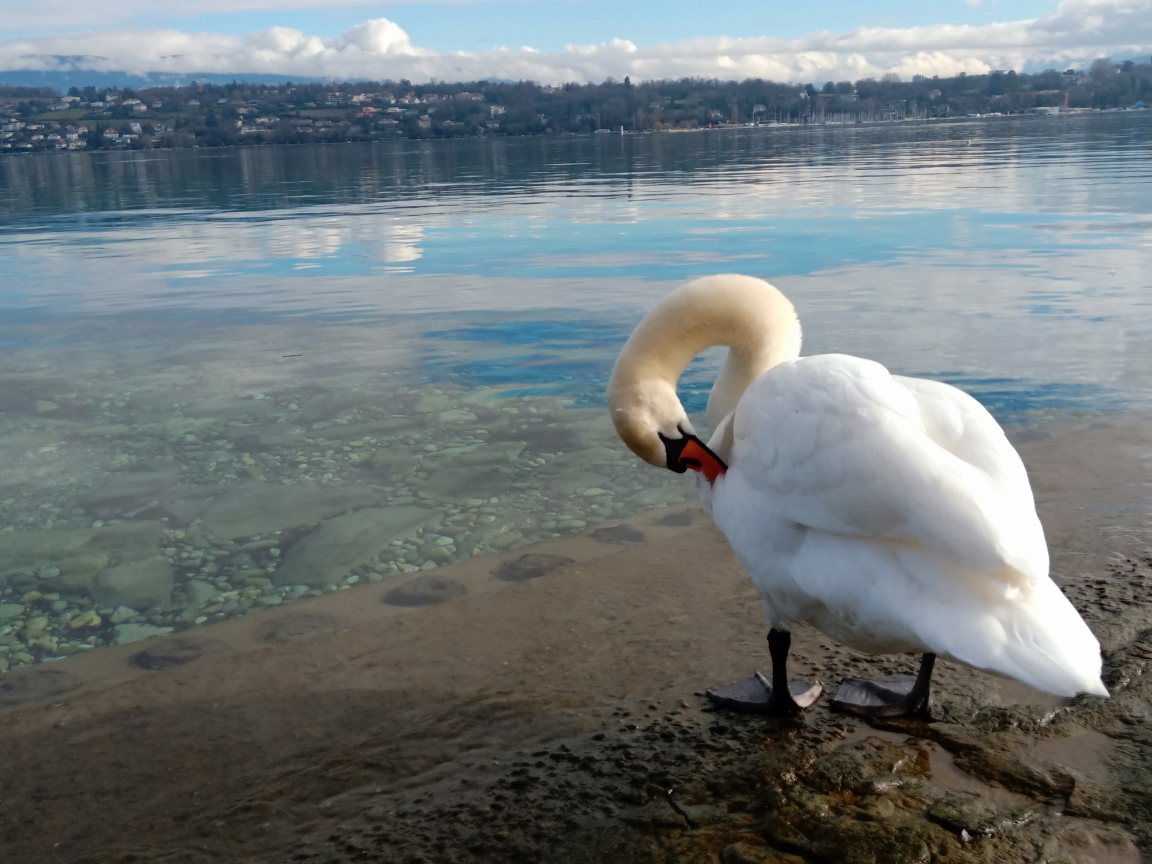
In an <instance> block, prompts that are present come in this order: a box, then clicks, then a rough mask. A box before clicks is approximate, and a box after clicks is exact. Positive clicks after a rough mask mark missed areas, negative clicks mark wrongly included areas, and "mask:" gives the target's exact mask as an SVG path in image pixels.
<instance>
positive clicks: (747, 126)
mask: <svg viewBox="0 0 1152 864" xmlns="http://www.w3.org/2000/svg"><path fill="white" fill-rule="evenodd" d="M1148 110H1149V109H1148V108H1077V109H1070V110H1068V111H1061V112H1059V113H1052V114H1048V113H1043V114H1040V113H1032V112H1024V111H1021V112H1017V113H1015V114H1012V113H1007V114H995V113H992V114H966V115H958V116H956V117H905V118H902V119H900V120H853V121H850V122H837V121H832V120H826V121H821V122H815V121H814V122H810V123H739V124H728V123H726V124H724V125H722V126H715V127H712V126H700V127H697V128H694V129H642V130H635V129H634V130H628V131H625V132H617V131H612V130H606V129H601V130H596V131H594V132H555V133H552V134H545V133H542V132H541V133H526V134H523V135H500V134H488V135H468V136H465V135H445V136H431V137H412V136H407V135H402V134H400V133H395V134H392V133H390V134H388V135H380V136H373V137H371V138H354V139H346V140H341V141H285V142H267V141H250V142H243V141H241V142H239V143H232V142H229V143H226V144H213V145H207V146H201V145H200V144H192V145H189V146H185V147H171V146H169V147H112V148H105V147H98V148H95V149H84V150H80V149H76V150H69V149H58V150H49V149H47V148H44V149H20V150H17V149H12V150H8V151H0V155H3V154H4V152H7V154H8V155H12V156H15V155H29V154H43V153H53V152H55V153H61V154H65V155H71V154H75V153H88V154H91V153H152V152H156V151H162V152H167V151H175V150H212V151H215V150H228V149H247V148H264V147H309V146H313V145H316V144H373V145H374V144H392V143H398V142H407V141H417V142H422V143H429V142H439V141H501V140H520V139H524V138H542V139H549V138H555V139H571V138H590V139H592V140H599V139H600V138H602V137H605V136H607V137H609V138H613V137H615V138H630V137H637V136H647V135H665V134H685V133H696V132H735V131H748V130H758V129H766V130H774V131H778V130H782V129H785V130H793V129H817V128H821V129H822V128H829V127H831V128H836V129H842V128H858V127H865V128H869V129H873V128H881V127H882V128H887V127H889V126H891V127H893V128H899V127H904V126H907V125H910V124H911V125H922V124H929V123H932V124H948V123H961V122H971V121H973V120H983V121H993V122H995V121H1000V120H1009V119H1016V120H1019V119H1021V118H1024V117H1033V118H1061V119H1067V118H1068V117H1095V116H1098V115H1102V114H1132V113H1137V114H1142V113H1143V112H1146V111H1148ZM86 122H91V123H95V122H98V121H96V120H90V121H86Z"/></svg>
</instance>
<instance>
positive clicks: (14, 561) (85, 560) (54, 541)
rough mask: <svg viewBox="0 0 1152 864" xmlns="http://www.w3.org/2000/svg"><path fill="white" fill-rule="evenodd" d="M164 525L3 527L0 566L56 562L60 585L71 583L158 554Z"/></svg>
mask: <svg viewBox="0 0 1152 864" xmlns="http://www.w3.org/2000/svg"><path fill="white" fill-rule="evenodd" d="M163 536H164V526H163V525H162V524H160V523H159V522H132V523H127V524H123V525H110V526H108V527H106V528H90V529H61V530H56V529H50V530H46V531H6V532H3V533H0V568H3V569H9V568H15V567H22V566H36V567H46V566H49V565H58V569H59V573H58V574H56V575H55V576H53V577H51V578H52V579H53V580H61V581H62V583H64V584H62V585H61V587H71V583H70V581H69V577H72V576H75V575H79V576H80V577H81V578H80V580H79V584H80V585H82V586H83V585H85V584H86V580H85V578H83V577H85V576H86V575H87V574H91V573H95V572H96V571H97V570H100V569H102V568H103V567H107V566H108V564H109V563H114V564H123V563H126V562H130V561H137V560H140V559H142V558H148V557H151V556H153V555H156V554H158V551H159V548H160V541H161V539H162V538H163Z"/></svg>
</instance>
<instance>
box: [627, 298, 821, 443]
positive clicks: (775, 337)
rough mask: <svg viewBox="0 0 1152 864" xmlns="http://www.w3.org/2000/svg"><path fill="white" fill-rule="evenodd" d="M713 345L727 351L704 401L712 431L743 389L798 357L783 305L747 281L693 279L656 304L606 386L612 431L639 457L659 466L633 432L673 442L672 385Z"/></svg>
mask: <svg viewBox="0 0 1152 864" xmlns="http://www.w3.org/2000/svg"><path fill="white" fill-rule="evenodd" d="M713 345H726V346H728V349H729V352H728V360H727V362H726V363H725V364H724V368H723V370H722V371H721V373H720V377H719V378H717V379H716V383H715V385H713V387H712V393H711V395H710V396H709V398H708V421H709V423H710V424H711V426H712V428H713V429H715V428H716V426H717V425H718V424H719V423H720V421H721V420H723V419H724V417H725V416H727V415H728V414H729V413H730V412H731V411H733V410H734V409H735V407H736V403H737V402H738V401H739V400H740V397H741V396H742V395H743V393H744V391H745V390H746V389H747V388H748V385H749V384H751V383H752V382H753V381H754V380H756V378H758V377H759V376H760V375H762V374H763V373H764V372H766V371H767V370H768V369H771V368H772V367H773V366H775V365H776V364H777V363H781V362H783V361H785V360H792V359H795V358H796V357H797V356H799V354H800V322H799V321H798V320H797V318H796V311H795V309H794V308H793V307H792V304H791V303H790V302H788V298H786V297H785V296H784V295H783V294H781V293H780V292H779V291H778V290H777V289H776V288H774V287H773V286H772V285H769V284H768V283H767V282H764V281H763V280H761V279H753V278H752V277H749V276H707V277H705V278H703V279H697V280H695V281H693V282H689V283H688V284H687V285H684V286H682V287H680V288H678V289H676V290H675V291H673V292H672V293H671V294H670V295H668V297H666V298H664V300H662V301H661V302H660V303H659V304H657V305H656V307H655V308H654V309H653V310H652V311H651V312H649V313H648V315H647V316H645V318H644V320H643V321H641V322H640V326H638V327H637V328H636V330H635V331H634V332H633V333H632V336H631V337H630V338H629V339H628V342H627V344H626V345H625V346H624V350H623V351H621V353H620V357H619V359H617V361H616V366H615V368H614V369H613V371H612V379H611V381H610V382H609V384H608V405H609V409H610V410H611V411H612V419H613V422H614V423H615V424H616V429H617V431H618V432H619V433H620V437H621V438H623V439H624V442H625V443H626V444H628V446H629V447H631V448H632V450H633V451H635V452H636V453H637V454H638V455H640V456H641V457H642V458H645V459H647V460H648V461H650V462H653V463H654V464H658V463H657V462H656V460H655V459H654V458H650V457H649V455H647V453H646V452H645V451H646V450H647V449H649V445H648V442H647V441H646V440H645V441H637V440H636V439H637V436H641V437H643V436H644V434H645V433H644V432H642V431H641V429H639V428H637V427H638V426H643V425H647V426H648V428H649V430H651V433H652V434H653V435H655V433H656V432H662V433H663V434H665V435H672V436H675V435H677V432H676V429H677V427H678V426H679V425H680V424H682V423H687V414H686V413H685V412H684V409H683V406H681V405H680V401H679V399H678V398H677V397H676V382H677V380H678V379H679V378H680V373H682V372H683V371H684V369H685V368H686V367H687V366H688V364H689V363H690V362H691V361H692V358H694V357H695V356H696V355H697V354H699V353H700V352H701V351H703V350H704V349H706V348H710V347H712V346H713ZM688 428H689V429H690V428H691V427H690V426H689V427H688ZM637 445H639V446H637Z"/></svg>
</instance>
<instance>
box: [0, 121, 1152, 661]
mask: <svg viewBox="0 0 1152 864" xmlns="http://www.w3.org/2000/svg"><path fill="white" fill-rule="evenodd" d="M1150 133H1152V118H1148V117H1147V116H1146V115H1145V114H1139V113H1138V114H1131V115H1107V116H1099V117H1074V118H1018V119H1005V120H1002V121H999V122H980V123H959V124H951V125H931V126H912V125H908V126H899V127H889V128H880V127H874V128H867V129H811V130H795V129H789V130H770V129H760V130H742V131H738V132H724V133H719V132H717V133H708V134H705V133H698V134H684V135H654V136H624V137H619V136H617V137H611V136H600V137H597V138H595V139H587V138H582V139H560V140H546V139H524V140H504V141H467V142H464V141H461V142H433V143H427V144H423V143H419V142H396V143H394V144H388V145H377V146H362V147H361V146H328V147H323V146H320V147H299V148H296V147H292V148H288V147H285V148H266V149H256V148H248V149H243V150H235V151H212V152H203V153H201V152H198V151H177V152H172V153H145V154H130V153H116V154H67V155H57V154H48V155H44V156H28V157H19V158H4V159H0V352H2V353H0V358H2V369H0V573H3V574H4V575H2V576H0V591H2V592H3V593H2V594H0V666H3V665H4V664H5V662H6V663H7V665H8V666H9V667H16V666H19V665H22V664H26V663H29V662H34V661H36V660H39V659H41V658H43V657H53V656H62V655H64V654H67V653H74V652H75V651H79V650H86V646H93V645H99V644H104V643H106V642H108V641H116V640H119V641H126V640H127V639H130V638H137V637H139V636H141V635H142V634H145V633H147V632H152V631H149V630H148V629H147V628H149V627H159V628H168V627H185V626H194V625H195V624H196V623H206V622H209V621H212V620H218V619H220V618H225V617H229V616H232V615H237V614H246V613H247V611H248V610H250V609H252V608H256V609H258V608H260V607H262V606H267V605H277V604H280V603H284V602H292V601H293V600H295V599H297V598H298V597H300V596H307V594H308V592H318V591H325V590H335V589H334V587H333V586H335V585H341V584H349V583H348V579H349V578H351V579H353V580H354V581H356V580H359V581H363V580H367V579H372V580H381V579H391V578H398V577H397V574H401V573H404V572H411V571H412V570H413V569H415V568H431V567H432V566H433V565H436V566H439V565H442V564H444V563H448V562H451V561H454V560H460V559H461V558H464V557H469V556H472V555H477V554H485V553H488V552H491V551H494V550H499V549H506V548H515V547H517V546H522V545H527V544H529V543H532V542H535V541H536V540H538V539H541V538H543V537H547V536H551V535H554V534H558V533H565V532H569V531H580V530H587V529H588V528H589V527H591V526H594V525H595V524H596V523H597V522H600V521H605V520H611V519H616V518H619V517H621V516H625V515H628V514H629V513H631V512H634V511H636V510H638V509H643V508H647V507H652V506H661V505H665V504H670V503H674V502H676V501H678V500H682V499H683V498H685V497H686V496H687V494H688V492H687V490H686V488H685V487H684V486H683V485H682V481H681V480H680V479H679V478H675V477H673V476H671V475H668V476H665V474H666V472H658V471H653V470H649V469H648V468H647V467H646V466H643V465H641V464H639V463H638V462H637V461H636V460H635V459H633V458H632V457H631V456H629V455H627V454H626V453H625V452H624V451H623V449H622V447H621V446H620V445H619V444H618V442H617V441H616V440H615V437H614V434H613V433H612V430H611V426H610V424H609V423H608V421H607V417H606V415H605V412H604V409H603V387H604V384H605V382H606V379H607V375H608V373H609V371H610V369H611V364H612V362H613V360H614V358H615V355H616V352H617V351H618V350H619V347H620V345H621V344H622V343H623V341H624V339H625V338H626V337H627V334H628V333H629V332H630V330H631V328H632V326H634V324H635V323H636V321H638V320H639V318H640V316H641V315H642V314H643V311H644V310H645V309H646V308H648V307H649V306H650V305H651V304H652V303H653V302H654V301H655V300H656V299H657V298H659V297H660V296H662V295H663V294H664V293H666V292H667V291H668V290H670V289H671V288H672V287H674V286H675V285H677V284H679V283H681V282H683V281H684V280H686V279H688V278H691V277H693V276H697V275H703V274H707V273H715V272H726V271H727V272H731V271H736V272H743V273H749V274H752V275H756V276H762V277H764V278H768V279H770V280H771V281H773V282H774V283H775V284H777V285H778V286H779V287H781V288H782V289H783V290H784V291H785V292H786V293H787V294H788V295H789V296H790V297H791V298H792V299H793V301H794V302H795V303H796V306H797V308H798V310H799V312H800V315H801V320H802V321H803V323H804V327H805V350H806V352H807V353H819V352H825V351H843V352H847V353H853V354H859V355H862V356H866V357H871V358H874V359H876V360H879V361H881V362H883V363H885V364H886V365H888V366H889V367H890V368H892V369H893V370H894V371H898V372H901V373H904V374H913V375H924V376H928V377H934V378H938V379H941V380H946V381H948V382H950V383H953V384H955V385H956V386H959V387H962V388H964V389H966V390H968V391H969V392H972V393H973V394H974V395H976V396H977V397H978V398H980V399H981V400H983V401H984V402H985V404H987V405H988V406H989V407H990V408H991V409H992V410H993V412H994V413H995V414H996V415H997V416H998V417H999V418H1000V419H1001V421H1002V422H1005V423H1007V424H1013V427H1014V428H1016V429H1018V430H1019V429H1026V428H1028V427H1035V426H1040V425H1043V424H1046V423H1051V422H1054V421H1056V420H1059V419H1062V418H1066V417H1068V416H1070V415H1071V414H1075V413H1077V412H1080V413H1083V412H1106V411H1115V410H1125V409H1136V408H1145V407H1147V406H1148V405H1149V404H1150V402H1152V339H1150V337H1152V308H1150V304H1149V299H1148V298H1149V296H1150V294H1149V288H1150V287H1152V285H1150V283H1152V276H1150V275H1149V274H1150V273H1152V266H1150V265H1152V204H1150V202H1152V160H1150V159H1149V156H1150V155H1152V135H1150ZM721 360H722V354H721V353H718V352H715V351H713V352H709V353H708V354H706V355H705V356H704V357H702V358H700V359H699V360H698V361H697V362H696V363H695V364H693V366H692V367H690V369H689V371H688V373H687V374H686V376H685V380H684V382H683V386H682V391H683V396H684V399H685V402H686V404H687V405H688V406H689V408H690V410H699V409H702V407H703V404H704V401H705V399H706V396H707V387H708V384H709V383H710V381H711V378H712V376H713V375H714V374H715V371H716V369H717V367H718V364H719V362H720V361H721ZM341 514H344V515H341ZM318 522H321V523H322V524H321V528H320V529H317V530H314V531H313V530H311V526H314V525H316V524H317V523H318ZM350 574H351V575H350ZM266 583H267V584H266ZM36 594H39V595H40V596H39V597H37V596H35V595H36ZM17 607H19V608H17ZM85 616H87V617H85ZM97 619H98V621H97ZM5 629H7V632H3V631H4V630H5ZM5 649H6V650H5Z"/></svg>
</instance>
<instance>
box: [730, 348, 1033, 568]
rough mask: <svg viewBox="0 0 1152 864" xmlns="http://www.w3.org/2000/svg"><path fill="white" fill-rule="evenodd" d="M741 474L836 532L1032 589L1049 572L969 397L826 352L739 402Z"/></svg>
mask: <svg viewBox="0 0 1152 864" xmlns="http://www.w3.org/2000/svg"><path fill="white" fill-rule="evenodd" d="M733 439H734V440H733V451H732V452H733V455H732V461H733V465H734V466H737V468H738V470H740V471H741V473H742V474H744V475H745V476H746V478H747V480H748V482H750V483H752V484H753V485H755V486H757V487H758V488H760V489H761V490H762V491H764V492H765V493H767V496H768V498H769V500H770V501H771V502H773V503H772V506H773V507H774V508H775V509H776V512H777V513H778V514H779V515H780V516H782V517H784V518H787V519H790V520H792V521H794V522H796V523H798V524H800V525H805V526H807V527H809V528H815V529H818V530H821V531H827V532H831V533H834V534H842V535H848V536H857V537H868V538H875V539H883V540H890V541H907V542H914V543H919V544H921V545H922V546H924V547H925V548H927V549H928V550H930V551H932V552H933V553H934V554H937V555H939V556H941V557H942V558H943V559H945V560H947V561H949V562H952V563H954V564H957V565H960V566H962V567H964V568H966V569H969V570H974V571H978V572H984V573H988V574H990V575H995V576H996V577H997V578H998V579H999V580H1001V581H1003V582H1005V583H1007V584H1009V585H1017V586H1019V587H1023V585H1024V584H1026V583H1030V582H1034V580H1036V579H1041V578H1043V577H1044V576H1046V575H1047V572H1048V553H1047V547H1046V545H1045V543H1044V535H1043V530H1042V529H1041V527H1040V523H1039V520H1038V519H1037V518H1036V512H1035V507H1034V505H1033V502H1032V493H1031V490H1030V488H1029V486H1028V478H1027V475H1026V474H1025V472H1024V466H1023V465H1022V464H1021V462H1020V458H1019V456H1017V455H1016V452H1015V451H1014V450H1013V449H1012V447H1011V445H1010V444H1009V443H1008V441H1007V439H1005V437H1004V433H1003V431H1002V430H1001V429H1000V427H999V426H998V425H997V424H996V421H995V420H993V419H992V417H991V416H990V415H989V414H988V412H987V411H985V410H984V408H982V407H981V406H980V405H979V403H977V402H976V401H975V400H974V399H971V398H970V397H968V396H966V395H965V394H963V393H961V392H960V391H958V390H955V389H954V388H952V387H949V386H948V385H945V384H937V383H934V382H923V381H918V380H914V379H894V378H893V377H892V376H891V375H889V374H888V370H886V369H885V368H884V367H883V366H881V365H880V364H878V363H873V362H871V361H868V360H861V359H859V358H855V357H848V356H844V355H836V354H826V355H819V356H815V357H806V358H801V359H799V360H795V361H791V362H788V363H782V364H780V365H779V366H776V367H774V368H773V369H771V370H769V371H768V372H767V373H765V374H764V375H762V376H761V377H760V378H759V379H757V380H756V381H755V382H754V383H753V384H752V386H751V387H749V388H748V390H747V391H746V392H745V394H744V396H743V397H742V398H741V400H740V403H739V406H738V408H737V410H736V416H735V420H734V429H733Z"/></svg>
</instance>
